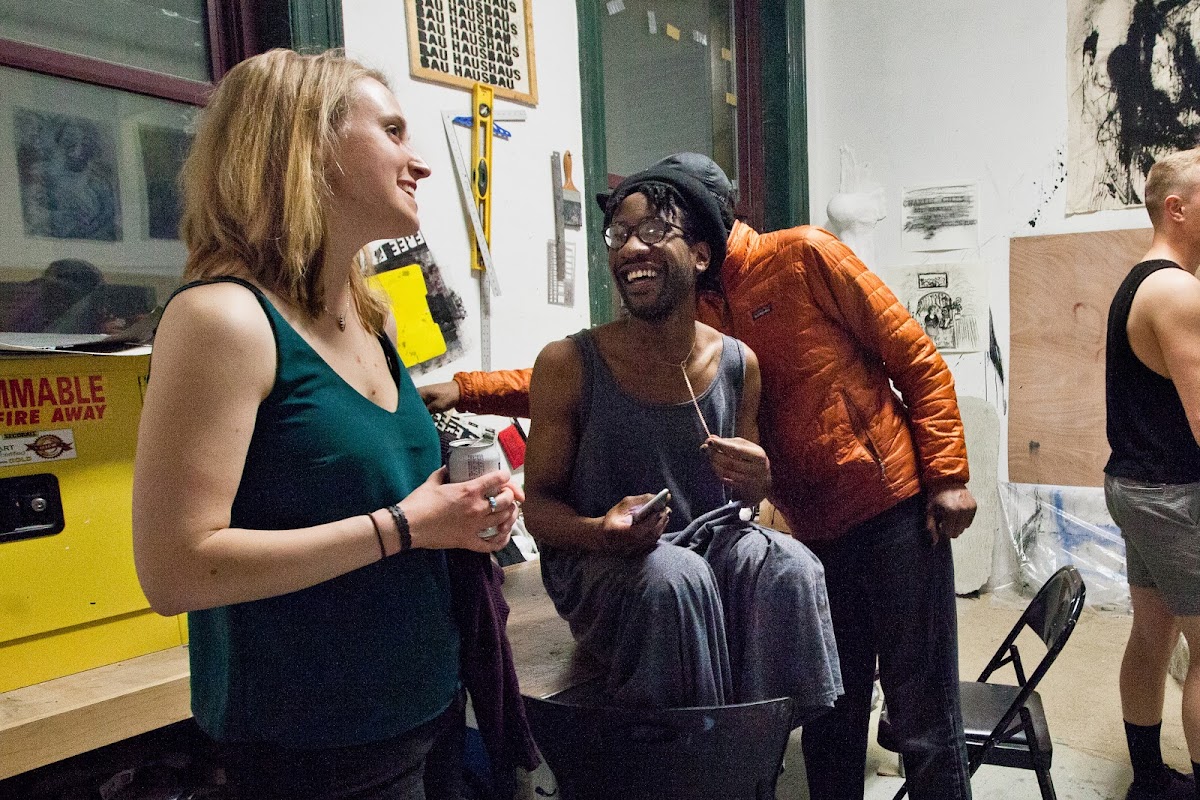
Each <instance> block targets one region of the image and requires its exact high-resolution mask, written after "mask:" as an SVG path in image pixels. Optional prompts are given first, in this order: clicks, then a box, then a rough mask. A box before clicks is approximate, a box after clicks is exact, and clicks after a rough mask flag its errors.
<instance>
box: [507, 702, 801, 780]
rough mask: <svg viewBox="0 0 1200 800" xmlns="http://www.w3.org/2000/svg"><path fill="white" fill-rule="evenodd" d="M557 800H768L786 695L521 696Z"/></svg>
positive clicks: (779, 757)
mask: <svg viewBox="0 0 1200 800" xmlns="http://www.w3.org/2000/svg"><path fill="white" fill-rule="evenodd" d="M525 710H526V713H527V714H528V716H529V722H530V726H531V727H532V729H533V737H534V740H535V741H536V742H537V745H538V749H539V750H540V751H541V753H542V757H543V758H545V759H546V763H547V765H548V766H549V767H550V771H551V772H553V773H554V777H555V779H556V780H557V781H558V789H559V794H560V796H561V797H562V800H610V799H611V798H618V797H619V798H622V800H624V799H625V798H634V799H635V800H774V798H775V785H776V782H777V781H778V778H779V772H780V767H781V765H782V763H783V753H784V750H785V749H786V748H787V741H788V734H789V733H790V732H791V729H792V724H791V723H792V711H793V701H792V699H791V698H789V697H782V698H779V699H776V700H764V701H761V702H757V703H744V704H739V705H728V706H713V707H701V708H670V709H661V710H655V709H639V708H618V707H613V706H603V705H596V704H585V705H576V704H572V703H569V702H562V701H559V700H556V699H555V698H554V697H553V696H552V697H549V698H545V699H540V698H534V697H526V698H525Z"/></svg>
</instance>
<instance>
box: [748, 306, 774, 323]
mask: <svg viewBox="0 0 1200 800" xmlns="http://www.w3.org/2000/svg"><path fill="white" fill-rule="evenodd" d="M770 313H771V304H770V303H767V304H766V305H765V306H759V307H758V308H756V309H754V310H753V311H751V312H750V319H761V318H762V317H765V316H766V315H767V314H770Z"/></svg>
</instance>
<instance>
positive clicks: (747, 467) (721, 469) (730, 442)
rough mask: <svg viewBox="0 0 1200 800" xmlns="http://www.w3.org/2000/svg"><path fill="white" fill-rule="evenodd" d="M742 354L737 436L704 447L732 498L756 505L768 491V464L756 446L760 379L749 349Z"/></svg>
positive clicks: (769, 465) (754, 357)
mask: <svg viewBox="0 0 1200 800" xmlns="http://www.w3.org/2000/svg"><path fill="white" fill-rule="evenodd" d="M745 353H746V378H745V382H744V383H743V385H742V397H741V400H740V402H739V405H738V419H737V432H738V434H739V435H738V436H736V437H733V438H729V439H721V438H718V437H716V436H714V437H712V438H710V439H709V440H708V441H706V442H705V443H704V447H705V450H706V452H707V453H708V457H709V461H710V463H711V464H712V467H713V471H714V472H715V473H716V474H717V477H718V478H720V479H721V480H722V481H723V482H724V483H725V485H726V486H729V487H730V489H732V491H733V495H734V497H736V498H737V499H738V500H741V501H742V502H744V503H751V504H753V503H758V502H761V501H762V500H763V499H764V498H766V496H767V494H768V493H769V492H770V491H771V464H770V461H768V460H767V454H766V451H764V450H763V448H762V447H760V446H759V444H758V403H759V397H760V395H761V392H762V377H761V375H760V374H759V369H758V357H757V356H756V355H754V352H753V351H752V350H751V349H750V348H749V347H746V348H745Z"/></svg>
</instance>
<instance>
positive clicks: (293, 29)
mask: <svg viewBox="0 0 1200 800" xmlns="http://www.w3.org/2000/svg"><path fill="white" fill-rule="evenodd" d="M256 21H257V23H258V36H259V44H260V46H261V48H262V49H263V50H268V49H270V48H272V47H287V48H290V49H292V50H298V51H299V52H301V53H317V52H320V51H322V50H328V49H329V48H331V47H342V46H343V45H344V44H345V35H344V33H343V29H342V2H341V0H269V1H268V2H264V3H262V5H261V6H260V7H259V10H258V12H257V20H256Z"/></svg>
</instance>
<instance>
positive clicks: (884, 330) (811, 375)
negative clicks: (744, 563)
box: [699, 222, 968, 541]
mask: <svg viewBox="0 0 1200 800" xmlns="http://www.w3.org/2000/svg"><path fill="white" fill-rule="evenodd" d="M721 284H722V286H723V287H724V290H725V296H724V297H723V298H722V297H721V296H720V295H717V294H715V293H705V294H704V295H703V296H702V297H701V298H700V301H699V306H700V308H699V317H700V319H701V320H702V321H704V322H707V323H708V324H709V325H712V326H713V327H717V328H720V329H721V330H723V331H725V332H726V333H728V334H730V335H731V336H736V337H737V338H739V339H741V340H742V341H743V342H745V343H746V344H747V345H749V346H750V349H751V350H753V351H754V352H755V353H756V354H757V355H758V363H759V366H760V368H761V370H762V382H763V401H764V402H763V404H762V407H761V408H760V410H759V429H760V432H761V439H762V443H763V447H764V448H765V449H766V450H767V454H768V455H769V456H770V458H771V474H772V478H773V483H774V489H773V491H772V494H771V501H772V502H773V503H774V504H775V506H776V507H777V508H778V509H779V510H780V511H782V512H783V515H784V517H785V518H786V519H787V522H788V524H789V525H790V527H791V529H792V531H793V532H794V534H795V535H796V536H797V538H799V539H802V540H807V541H813V540H820V539H831V538H834V537H837V536H840V535H841V534H843V533H845V532H846V531H847V530H849V529H850V528H851V527H853V526H854V525H857V524H858V523H860V522H865V521H866V520H868V519H870V518H871V517H874V516H876V515H877V514H879V513H881V512H883V511H885V510H887V509H888V508H890V507H892V506H893V505H895V504H896V503H898V502H900V501H901V500H904V499H907V498H909V497H912V496H913V495H915V494H917V492H919V491H920V490H921V487H922V485H923V486H925V487H926V488H929V487H931V486H934V485H937V484H938V483H941V482H950V481H960V482H962V483H966V481H967V478H968V471H967V449H966V442H965V439H964V438H963V428H962V420H961V418H960V417H959V413H958V402H957V400H956V399H955V394H954V380H953V378H952V376H951V374H950V369H949V368H948V367H947V366H946V363H945V362H944V361H943V360H942V357H941V356H940V355H938V352H937V350H936V348H935V347H934V344H933V341H932V340H931V339H930V338H929V337H928V336H926V335H925V332H924V331H923V330H921V327H920V325H918V324H917V322H916V320H914V319H913V318H912V317H911V316H910V315H909V313H908V311H907V310H906V309H905V308H904V306H903V305H902V304H901V303H900V302H899V301H898V300H897V299H896V296H895V295H893V294H892V292H891V290H889V289H888V288H887V287H886V286H884V285H883V282H882V281H880V280H879V278H878V277H877V276H876V275H875V274H874V273H872V272H871V271H870V270H868V269H867V268H866V266H865V265H864V264H863V263H862V262H861V261H859V260H858V258H857V257H856V256H855V255H854V253H852V252H851V251H850V248H848V247H846V245H844V244H842V242H840V241H839V240H838V239H837V238H836V237H834V236H833V234H831V233H828V232H826V231H823V230H821V229H820V228H815V227H812V226H810V225H805V226H802V227H799V228H790V229H788V230H783V231H777V232H774V233H767V234H759V233H758V232H756V231H755V230H754V229H752V228H750V227H748V226H746V225H744V224H742V223H740V222H739V223H736V224H735V225H734V228H733V231H732V233H731V234H730V237H729V253H728V256H727V257H726V259H725V263H724V265H722V267H721ZM889 381H890V383H889ZM893 385H894V386H895V389H896V391H898V392H899V393H900V396H897V394H896V393H895V392H894V391H893V390H892V386H893ZM901 397H903V400H902V399H901Z"/></svg>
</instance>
